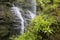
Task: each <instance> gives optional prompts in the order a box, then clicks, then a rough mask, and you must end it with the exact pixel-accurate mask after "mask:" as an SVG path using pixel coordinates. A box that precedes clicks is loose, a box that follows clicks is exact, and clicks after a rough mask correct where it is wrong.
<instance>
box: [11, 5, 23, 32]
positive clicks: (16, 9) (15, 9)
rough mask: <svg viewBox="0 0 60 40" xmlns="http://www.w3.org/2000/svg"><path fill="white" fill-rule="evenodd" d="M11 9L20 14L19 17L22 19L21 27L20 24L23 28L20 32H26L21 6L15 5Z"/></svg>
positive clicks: (17, 14)
mask: <svg viewBox="0 0 60 40" xmlns="http://www.w3.org/2000/svg"><path fill="white" fill-rule="evenodd" d="M11 11H12V12H13V13H14V14H15V15H16V16H18V18H19V19H20V20H21V22H20V23H21V27H20V26H19V28H21V31H20V33H23V32H24V19H23V17H22V13H21V12H20V8H18V7H16V6H14V5H13V7H11Z"/></svg>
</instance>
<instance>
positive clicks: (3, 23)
mask: <svg viewBox="0 0 60 40" xmlns="http://www.w3.org/2000/svg"><path fill="white" fill-rule="evenodd" d="M12 20H13V17H12V14H11V13H10V11H9V8H8V7H7V6H6V5H3V4H0V40H4V39H5V38H7V37H8V36H9V35H10V33H12V29H11V28H12V23H13V21H12ZM4 37H5V38H4Z"/></svg>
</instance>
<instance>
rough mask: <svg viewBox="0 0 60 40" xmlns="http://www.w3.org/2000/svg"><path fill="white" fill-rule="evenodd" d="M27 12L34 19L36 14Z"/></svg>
mask: <svg viewBox="0 0 60 40" xmlns="http://www.w3.org/2000/svg"><path fill="white" fill-rule="evenodd" d="M27 12H28V13H29V14H30V16H31V18H34V17H35V16H36V14H34V13H32V12H31V11H29V10H27Z"/></svg>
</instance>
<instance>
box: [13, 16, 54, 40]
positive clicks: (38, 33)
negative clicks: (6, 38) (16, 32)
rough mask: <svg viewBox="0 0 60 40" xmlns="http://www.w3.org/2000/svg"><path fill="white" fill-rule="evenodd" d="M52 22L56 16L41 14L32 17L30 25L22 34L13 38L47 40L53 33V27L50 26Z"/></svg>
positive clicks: (18, 39)
mask: <svg viewBox="0 0 60 40" xmlns="http://www.w3.org/2000/svg"><path fill="white" fill-rule="evenodd" d="M52 23H55V20H54V17H53V16H49V17H48V15H40V16H37V17H36V18H35V19H32V20H31V22H30V25H29V27H27V30H26V32H25V33H23V34H22V35H20V36H18V37H15V38H14V39H13V40H45V39H48V38H49V36H48V35H50V34H53V33H52V32H53V29H52V28H50V26H51V25H52Z"/></svg>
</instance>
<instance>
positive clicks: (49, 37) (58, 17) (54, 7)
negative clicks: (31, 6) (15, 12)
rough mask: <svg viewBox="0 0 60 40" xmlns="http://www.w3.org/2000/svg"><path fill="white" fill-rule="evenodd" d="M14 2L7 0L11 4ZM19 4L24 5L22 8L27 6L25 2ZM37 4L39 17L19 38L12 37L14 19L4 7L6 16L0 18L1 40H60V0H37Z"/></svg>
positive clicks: (21, 1) (20, 0)
mask: <svg viewBox="0 0 60 40" xmlns="http://www.w3.org/2000/svg"><path fill="white" fill-rule="evenodd" d="M13 1H14V0H9V1H8V0H6V2H8V3H9V4H10V3H12V2H13ZM0 2H2V3H3V2H5V1H4V0H2V1H0ZM17 2H19V3H20V5H22V8H23V7H24V6H25V4H27V3H26V1H24V0H17ZM36 2H37V5H36V7H37V16H36V17H35V18H34V19H32V20H31V21H30V23H29V25H28V26H27V28H26V29H25V33H23V34H21V35H18V36H15V35H12V30H13V19H14V18H13V16H12V14H9V13H10V12H9V11H8V9H9V8H8V6H6V5H5V4H3V5H2V6H3V11H4V13H3V14H4V15H2V16H0V39H1V40H4V39H8V38H7V37H8V36H12V37H10V39H11V40H60V38H59V37H60V29H59V28H60V5H59V4H60V0H36ZM6 4H7V3H6ZM1 17H2V18H1ZM1 20H2V21H1Z"/></svg>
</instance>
